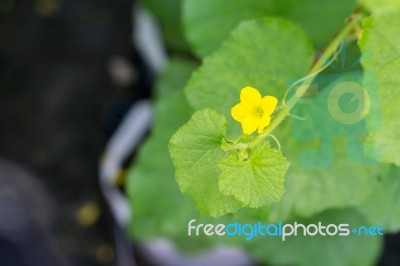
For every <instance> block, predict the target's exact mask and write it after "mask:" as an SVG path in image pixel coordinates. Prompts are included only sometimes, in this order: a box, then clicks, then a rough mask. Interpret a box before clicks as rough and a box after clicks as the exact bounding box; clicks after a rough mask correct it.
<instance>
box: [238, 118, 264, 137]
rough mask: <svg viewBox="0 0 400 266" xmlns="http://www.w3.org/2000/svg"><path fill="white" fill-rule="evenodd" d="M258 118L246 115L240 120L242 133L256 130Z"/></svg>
mask: <svg viewBox="0 0 400 266" xmlns="http://www.w3.org/2000/svg"><path fill="white" fill-rule="evenodd" d="M259 120H260V118H258V117H254V116H248V117H246V118H245V119H244V120H243V121H242V129H243V133H244V134H246V135H250V134H251V133H253V132H254V131H256V129H257V127H258V122H259Z"/></svg>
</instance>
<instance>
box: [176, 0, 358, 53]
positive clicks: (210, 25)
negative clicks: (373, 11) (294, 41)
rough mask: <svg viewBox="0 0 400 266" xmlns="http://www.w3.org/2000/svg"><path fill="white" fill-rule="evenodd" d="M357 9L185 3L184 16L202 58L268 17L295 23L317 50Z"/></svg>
mask: <svg viewBox="0 0 400 266" xmlns="http://www.w3.org/2000/svg"><path fill="white" fill-rule="evenodd" d="M354 8H355V2H354V1H353V0H350V1H349V0H339V1H335V2H332V1H329V0H323V1H321V0H305V1H297V0H279V1H278V0H271V1H263V0H218V1H214V0H203V1H199V0H185V1H184V12H183V17H184V25H185V32H186V36H187V38H188V40H189V42H190V43H191V44H192V47H193V48H194V50H195V52H196V53H197V54H198V55H201V56H205V55H208V54H210V53H211V52H213V51H214V50H216V49H217V48H218V47H219V46H220V44H221V43H222V42H223V40H225V39H226V38H227V37H228V36H229V34H230V32H231V31H232V30H233V29H234V28H235V27H236V26H237V25H238V24H239V23H240V22H242V21H244V20H249V19H258V18H262V17H265V16H268V15H279V16H283V17H285V18H287V19H290V20H293V21H294V22H296V23H298V24H299V25H301V26H302V27H303V28H304V29H305V31H306V32H307V33H308V34H309V36H310V37H311V38H312V40H313V41H314V44H315V45H316V46H317V47H322V46H324V45H326V44H327V43H328V42H329V40H331V39H332V38H333V37H334V35H335V33H336V32H338V31H339V30H340V29H341V27H342V25H343V24H344V20H345V18H346V17H348V16H349V15H350V14H351V11H352V10H353V9H354ZM253 38H254V37H251V39H253ZM271 43H272V42H264V43H262V44H263V45H264V46H268V45H269V44H271ZM283 51H289V50H283Z"/></svg>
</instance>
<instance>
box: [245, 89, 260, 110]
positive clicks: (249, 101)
mask: <svg viewBox="0 0 400 266" xmlns="http://www.w3.org/2000/svg"><path fill="white" fill-rule="evenodd" d="M260 101H261V94H260V93H259V92H258V90H256V89H254V88H252V87H250V86H247V87H244V88H243V89H242V90H241V91H240V102H241V103H243V104H246V105H250V106H256V105H259V104H260Z"/></svg>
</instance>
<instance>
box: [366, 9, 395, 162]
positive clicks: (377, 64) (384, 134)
mask: <svg viewBox="0 0 400 266" xmlns="http://www.w3.org/2000/svg"><path fill="white" fill-rule="evenodd" d="M359 45H360V47H361V51H362V53H363V55H364V57H365V60H363V61H362V65H363V67H364V68H365V69H367V70H369V71H371V72H374V73H375V75H376V79H377V83H378V87H377V90H378V95H379V101H380V113H381V117H382V118H381V119H382V128H381V130H379V131H378V132H372V133H371V134H370V136H369V139H368V142H369V143H370V144H371V145H373V146H374V147H376V148H377V149H378V150H379V152H380V159H381V161H383V162H389V163H395V164H397V165H400V153H399V150H400V137H399V136H400V120H399V119H398V114H399V112H400V105H399V104H398V103H399V102H400V90H399V89H398V88H399V87H400V76H399V75H398V70H399V69H400V11H396V12H392V13H385V14H381V15H373V16H372V17H370V18H369V19H367V20H366V21H365V23H364V33H363V37H362V39H361V40H360V43H359ZM371 82H373V81H371V79H365V80H364V83H365V84H366V85H368V84H370V83H371ZM375 124H376V123H374V121H372V122H371V123H370V124H369V126H370V127H374V126H375Z"/></svg>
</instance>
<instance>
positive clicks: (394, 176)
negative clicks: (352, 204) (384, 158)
mask: <svg viewBox="0 0 400 266" xmlns="http://www.w3.org/2000/svg"><path fill="white" fill-rule="evenodd" d="M360 211H361V213H363V214H364V215H365V216H366V217H367V219H368V221H369V223H370V224H376V225H380V226H382V227H383V229H384V231H385V233H391V232H393V233H395V232H398V231H400V168H399V167H396V166H392V167H390V168H389V169H388V171H387V172H386V173H385V174H384V175H382V177H381V178H380V183H379V186H378V187H377V188H376V189H375V190H374V193H373V194H372V195H371V197H370V198H369V199H368V200H367V201H366V202H365V204H363V205H362V206H361V207H360Z"/></svg>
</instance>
